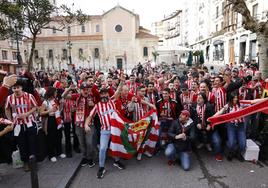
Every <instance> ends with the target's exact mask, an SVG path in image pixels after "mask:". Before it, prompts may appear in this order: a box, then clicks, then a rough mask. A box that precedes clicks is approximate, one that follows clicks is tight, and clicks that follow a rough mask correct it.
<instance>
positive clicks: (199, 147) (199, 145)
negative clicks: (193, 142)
mask: <svg viewBox="0 0 268 188" xmlns="http://www.w3.org/2000/svg"><path fill="white" fill-rule="evenodd" d="M196 147H197V149H201V148H202V147H204V144H203V143H199V144H198V145H197V146H196Z"/></svg>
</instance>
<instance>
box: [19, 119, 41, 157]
mask: <svg viewBox="0 0 268 188" xmlns="http://www.w3.org/2000/svg"><path fill="white" fill-rule="evenodd" d="M20 126H21V130H20V134H19V135H18V136H17V143H18V146H19V150H20V157H21V160H22V161H23V162H29V157H30V156H31V155H36V143H37V128H36V123H33V126H31V127H29V128H28V127H27V125H25V124H22V125H20Z"/></svg>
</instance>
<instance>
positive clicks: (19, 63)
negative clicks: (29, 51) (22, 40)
mask: <svg viewBox="0 0 268 188" xmlns="http://www.w3.org/2000/svg"><path fill="white" fill-rule="evenodd" d="M15 33H16V43H17V62H18V65H21V64H22V58H21V55H20V45H19V35H18V25H17V23H15Z"/></svg>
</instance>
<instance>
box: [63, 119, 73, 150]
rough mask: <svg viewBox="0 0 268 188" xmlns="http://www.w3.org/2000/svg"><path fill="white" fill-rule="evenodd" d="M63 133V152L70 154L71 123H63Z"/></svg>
mask: <svg viewBox="0 0 268 188" xmlns="http://www.w3.org/2000/svg"><path fill="white" fill-rule="evenodd" d="M64 135H65V152H66V154H71V153H72V143H71V123H64Z"/></svg>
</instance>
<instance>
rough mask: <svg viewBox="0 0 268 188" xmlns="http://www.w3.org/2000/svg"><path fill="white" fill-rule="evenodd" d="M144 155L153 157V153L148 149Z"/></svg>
mask: <svg viewBox="0 0 268 188" xmlns="http://www.w3.org/2000/svg"><path fill="white" fill-rule="evenodd" d="M144 155H146V156H147V157H149V158H151V157H153V155H152V154H151V153H149V152H148V151H145V152H144Z"/></svg>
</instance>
